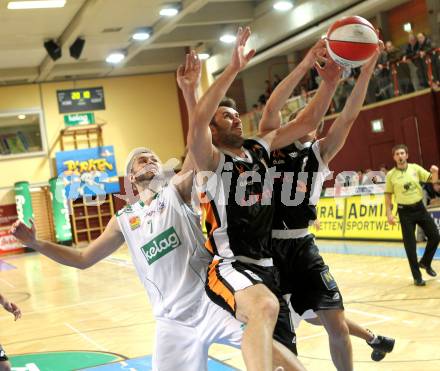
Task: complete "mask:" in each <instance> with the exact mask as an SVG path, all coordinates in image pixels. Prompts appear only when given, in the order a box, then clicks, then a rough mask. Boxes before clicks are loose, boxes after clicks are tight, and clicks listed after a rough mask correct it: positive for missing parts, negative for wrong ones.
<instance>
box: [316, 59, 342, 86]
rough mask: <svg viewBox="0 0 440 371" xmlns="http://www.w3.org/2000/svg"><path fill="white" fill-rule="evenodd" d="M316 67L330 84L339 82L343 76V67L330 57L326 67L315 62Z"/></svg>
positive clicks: (323, 78)
mask: <svg viewBox="0 0 440 371" xmlns="http://www.w3.org/2000/svg"><path fill="white" fill-rule="evenodd" d="M315 68H316V71H317V72H318V74H319V76H321V78H322V80H323V81H325V82H326V83H328V84H337V83H338V82H339V79H340V78H341V74H342V67H341V66H340V65H339V64H337V63H336V62H335V61H334V60H333V59H331V58H328V60H327V63H326V64H325V65H324V67H321V65H320V64H319V63H315Z"/></svg>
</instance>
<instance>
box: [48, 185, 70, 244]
mask: <svg viewBox="0 0 440 371" xmlns="http://www.w3.org/2000/svg"><path fill="white" fill-rule="evenodd" d="M49 186H50V197H51V199H52V212H53V222H54V225H55V238H56V240H57V242H65V241H71V240H72V228H71V225H70V218H69V208H68V206H67V197H66V192H65V189H64V185H63V180H62V179H61V178H52V179H50V180H49Z"/></svg>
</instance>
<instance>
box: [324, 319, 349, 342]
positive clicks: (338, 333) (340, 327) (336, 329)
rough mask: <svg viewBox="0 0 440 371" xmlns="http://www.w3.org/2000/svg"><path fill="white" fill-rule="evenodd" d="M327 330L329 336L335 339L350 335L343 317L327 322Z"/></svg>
mask: <svg viewBox="0 0 440 371" xmlns="http://www.w3.org/2000/svg"><path fill="white" fill-rule="evenodd" d="M327 331H328V334H329V336H330V337H331V338H333V339H334V340H336V341H337V340H341V339H343V338H346V337H348V336H349V335H350V332H349V329H348V326H347V323H346V322H345V320H344V318H343V317H342V318H338V319H337V320H335V321H331V322H330V323H328V325H327Z"/></svg>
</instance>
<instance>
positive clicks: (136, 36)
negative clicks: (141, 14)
mask: <svg viewBox="0 0 440 371" xmlns="http://www.w3.org/2000/svg"><path fill="white" fill-rule="evenodd" d="M152 33H153V29H152V28H151V27H144V28H138V29H137V30H136V31H135V32H134V33H133V35H132V36H131V37H132V39H133V40H136V41H145V40H148V39H149V38H150V37H151V34H152Z"/></svg>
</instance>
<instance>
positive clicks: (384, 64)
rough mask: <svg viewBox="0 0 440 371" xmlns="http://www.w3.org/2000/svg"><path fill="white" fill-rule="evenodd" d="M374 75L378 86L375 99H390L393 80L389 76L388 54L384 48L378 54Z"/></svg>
mask: <svg viewBox="0 0 440 371" xmlns="http://www.w3.org/2000/svg"><path fill="white" fill-rule="evenodd" d="M374 75H375V77H376V78H377V88H378V90H376V100H377V101H381V100H385V99H390V98H391V97H392V96H393V95H394V94H393V80H392V78H391V69H390V63H389V55H388V53H387V50H386V49H385V50H384V51H383V52H382V53H381V54H380V56H379V59H378V61H377V66H376V71H375V72H374Z"/></svg>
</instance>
